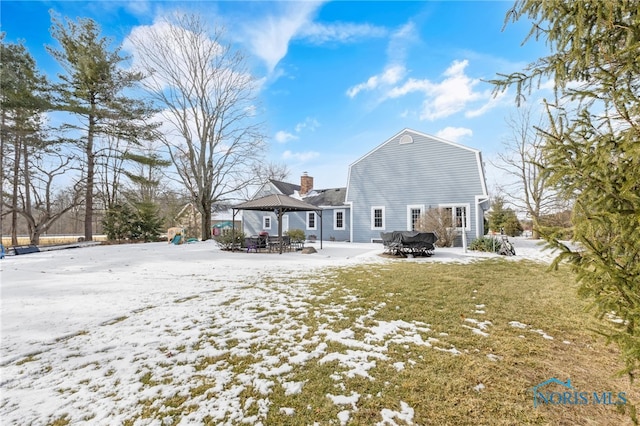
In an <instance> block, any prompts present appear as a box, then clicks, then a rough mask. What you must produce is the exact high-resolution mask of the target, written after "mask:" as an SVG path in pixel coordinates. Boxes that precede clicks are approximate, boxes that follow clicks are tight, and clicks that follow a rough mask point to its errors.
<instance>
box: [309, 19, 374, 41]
mask: <svg viewBox="0 0 640 426" xmlns="http://www.w3.org/2000/svg"><path fill="white" fill-rule="evenodd" d="M386 34H387V30H386V29H385V28H382V27H376V26H374V25H370V24H352V23H342V22H339V23H335V24H320V23H310V24H309V25H306V26H304V27H303V28H302V29H301V31H300V37H301V38H304V39H305V40H309V41H310V42H312V43H316V44H323V43H330V42H340V43H348V42H354V41H357V40H359V39H363V38H371V37H383V36H385V35H386Z"/></svg>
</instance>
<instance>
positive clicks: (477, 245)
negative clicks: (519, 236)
mask: <svg viewBox="0 0 640 426" xmlns="http://www.w3.org/2000/svg"><path fill="white" fill-rule="evenodd" d="M499 247H500V243H499V242H498V241H496V239H495V238H492V237H486V236H485V237H480V238H476V239H475V240H473V241H472V242H471V244H469V250H476V251H486V252H489V253H496V252H497V251H498V248H499Z"/></svg>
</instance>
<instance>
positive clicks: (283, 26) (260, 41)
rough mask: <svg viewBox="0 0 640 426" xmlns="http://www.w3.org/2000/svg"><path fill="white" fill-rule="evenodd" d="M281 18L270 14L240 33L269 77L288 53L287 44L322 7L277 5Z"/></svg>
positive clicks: (304, 3)
mask: <svg viewBox="0 0 640 426" xmlns="http://www.w3.org/2000/svg"><path fill="white" fill-rule="evenodd" d="M277 4H278V5H279V6H281V12H282V13H281V14H280V15H276V14H274V13H273V12H272V13H270V14H268V15H265V16H263V17H261V18H260V19H258V20H256V21H252V22H247V23H245V25H244V26H243V28H242V30H243V32H244V33H245V34H246V36H247V37H248V40H247V43H248V44H249V48H250V49H251V52H252V53H253V54H254V55H256V56H258V57H259V58H260V59H262V60H263V61H264V62H265V63H266V65H267V69H268V71H269V73H271V72H273V70H274V69H275V67H276V65H278V62H280V60H282V58H284V57H285V56H286V54H287V51H288V50H289V42H290V41H291V40H292V39H293V38H294V37H295V36H296V35H297V34H299V33H300V32H301V31H302V30H303V29H304V28H305V27H308V26H309V25H310V23H311V20H312V17H313V14H314V13H315V11H316V10H317V9H318V8H319V7H320V5H321V4H322V3H320V2H312V1H292V2H279V3H277Z"/></svg>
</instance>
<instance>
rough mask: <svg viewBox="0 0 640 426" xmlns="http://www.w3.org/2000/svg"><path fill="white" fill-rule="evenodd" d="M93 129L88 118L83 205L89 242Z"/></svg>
mask: <svg viewBox="0 0 640 426" xmlns="http://www.w3.org/2000/svg"><path fill="white" fill-rule="evenodd" d="M94 127H95V118H94V117H93V116H92V115H90V116H89V130H88V132H87V146H86V149H85V153H86V155H87V182H86V185H87V187H86V192H85V194H86V195H85V203H84V240H85V241H91V240H92V239H93V185H94V172H95V161H96V159H95V154H94V152H93V134H94Z"/></svg>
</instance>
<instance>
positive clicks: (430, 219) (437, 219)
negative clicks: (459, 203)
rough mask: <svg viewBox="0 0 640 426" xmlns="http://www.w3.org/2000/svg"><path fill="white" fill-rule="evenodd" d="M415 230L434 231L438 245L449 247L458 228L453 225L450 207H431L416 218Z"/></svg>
mask: <svg viewBox="0 0 640 426" xmlns="http://www.w3.org/2000/svg"><path fill="white" fill-rule="evenodd" d="M415 227H416V231H422V232H435V234H436V235H437V236H438V241H436V244H437V245H438V247H451V246H453V243H454V241H455V238H456V236H457V235H458V228H457V227H454V226H453V214H452V212H451V208H442V207H440V208H431V209H429V210H427V211H426V212H425V213H423V214H422V215H421V216H420V217H419V218H418V220H417V222H416V224H415Z"/></svg>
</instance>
